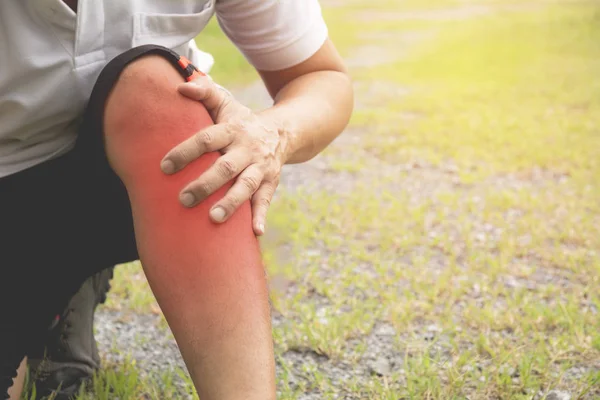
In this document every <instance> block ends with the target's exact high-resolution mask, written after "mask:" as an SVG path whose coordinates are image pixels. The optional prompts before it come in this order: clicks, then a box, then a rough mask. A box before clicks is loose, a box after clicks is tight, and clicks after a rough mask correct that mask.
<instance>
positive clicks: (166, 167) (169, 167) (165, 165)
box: [160, 160, 175, 174]
mask: <svg viewBox="0 0 600 400" xmlns="http://www.w3.org/2000/svg"><path fill="white" fill-rule="evenodd" d="M160 169H162V171H163V172H164V173H165V174H172V173H173V172H175V164H173V161H171V160H164V161H163V162H161V163H160Z"/></svg>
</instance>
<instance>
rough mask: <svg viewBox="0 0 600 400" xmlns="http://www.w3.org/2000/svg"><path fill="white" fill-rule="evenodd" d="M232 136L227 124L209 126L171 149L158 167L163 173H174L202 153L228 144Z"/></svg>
mask: <svg viewBox="0 0 600 400" xmlns="http://www.w3.org/2000/svg"><path fill="white" fill-rule="evenodd" d="M233 138H234V133H233V130H232V129H230V128H229V127H228V125H226V124H219V125H212V126H209V127H208V128H206V129H203V130H201V131H200V132H197V133H196V134H194V135H193V136H191V137H190V138H188V139H187V140H185V141H184V142H182V143H180V144H178V145H177V146H175V147H174V148H173V149H171V151H169V152H168V153H167V155H166V156H165V157H164V158H163V159H162V161H161V163H160V168H161V169H162V171H163V172H164V173H165V174H172V173H175V172H177V171H179V170H181V169H182V168H184V167H185V166H186V165H188V164H189V163H190V162H192V161H194V160H195V159H197V158H198V157H200V156H201V155H202V154H204V153H207V152H211V151H218V150H221V149H223V148H225V147H227V146H229V145H230V144H231V143H232V142H233Z"/></svg>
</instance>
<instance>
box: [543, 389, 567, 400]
mask: <svg viewBox="0 0 600 400" xmlns="http://www.w3.org/2000/svg"><path fill="white" fill-rule="evenodd" d="M546 400H571V395H570V394H569V393H567V392H561V391H560V390H551V391H549V392H548V394H547V395H546Z"/></svg>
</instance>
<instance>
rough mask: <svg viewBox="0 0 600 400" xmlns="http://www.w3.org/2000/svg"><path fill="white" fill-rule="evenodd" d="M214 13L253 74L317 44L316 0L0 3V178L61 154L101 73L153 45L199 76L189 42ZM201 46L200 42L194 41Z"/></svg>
mask: <svg viewBox="0 0 600 400" xmlns="http://www.w3.org/2000/svg"><path fill="white" fill-rule="evenodd" d="M215 14H216V16H217V18H218V20H219V23H220V24H221V27H222V28H223V30H224V32H225V33H226V34H227V36H228V37H229V38H230V39H231V40H232V41H233V43H235V45H236V46H237V47H238V48H239V49H240V50H241V51H242V53H243V54H244V55H245V57H246V58H247V59H248V61H249V62H250V63H251V64H252V65H254V66H255V67H256V68H257V69H259V70H278V69H283V68H287V67H291V66H294V65H296V64H299V63H300V62H302V61H304V60H306V59H308V58H309V57H310V56H312V55H313V54H314V53H315V52H316V51H317V50H318V49H319V48H320V47H321V46H322V44H323V43H324V41H325V39H326V38H327V27H326V25H325V22H324V21H323V18H322V15H321V8H320V6H319V2H318V0H79V3H78V10H77V14H76V13H75V12H73V11H72V10H71V9H70V8H69V7H68V6H67V5H66V4H64V3H63V1H62V0H0V177H2V176H6V175H10V174H13V173H15V172H18V171H20V170H23V169H26V168H29V167H31V166H34V165H36V164H39V163H42V162H44V161H46V160H49V159H51V158H54V157H57V156H59V155H62V154H64V153H66V152H67V151H68V150H70V149H71V148H72V147H73V145H74V143H75V139H76V134H77V127H78V125H79V122H80V119H81V116H82V114H83V111H84V108H85V106H86V103H87V101H88V98H89V96H90V94H91V91H92V88H93V85H94V83H95V81H96V78H97V77H98V75H99V74H100V71H101V70H102V68H103V67H104V66H105V65H106V64H107V63H108V62H109V61H110V60H111V59H112V58H114V57H115V56H117V55H118V54H120V53H122V52H124V51H126V50H128V49H131V48H133V47H135V46H140V45H144V44H158V45H162V46H165V47H168V48H171V49H173V50H175V51H176V52H178V53H179V54H182V55H185V56H187V57H188V58H189V59H190V60H191V61H192V62H193V63H195V64H197V66H198V67H199V68H200V69H203V70H204V71H207V70H208V69H209V68H210V67H211V65H212V58H211V57H210V56H208V55H207V54H206V53H202V52H200V51H199V50H198V48H197V47H196V44H195V43H194V40H193V39H194V38H195V37H196V36H197V35H198V34H199V33H200V32H201V31H202V29H203V28H204V27H205V26H206V24H207V23H208V21H209V20H210V18H211V17H212V16H213V15H215ZM200 47H202V43H200Z"/></svg>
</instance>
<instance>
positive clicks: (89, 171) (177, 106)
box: [0, 0, 352, 399]
mask: <svg viewBox="0 0 600 400" xmlns="http://www.w3.org/2000/svg"><path fill="white" fill-rule="evenodd" d="M214 14H216V15H217V17H218V19H219V22H220V24H221V26H222V28H223V30H224V31H225V33H226V34H227V35H228V36H229V38H230V39H231V40H232V41H233V42H234V43H235V44H236V46H237V47H238V48H239V49H240V50H241V51H242V52H243V53H244V55H245V56H246V58H247V59H248V60H249V62H250V63H251V64H252V65H253V66H254V67H255V68H256V69H257V70H258V72H259V73H260V75H261V77H262V79H263V81H264V82H265V85H266V86H267V88H268V89H269V92H270V93H271V95H272V96H273V98H274V100H275V104H274V106H273V107H272V108H269V109H267V110H264V111H262V112H260V113H256V114H255V113H252V112H251V111H250V110H249V109H247V108H246V107H244V106H243V105H241V104H239V103H238V102H237V101H236V100H235V99H234V98H233V97H232V96H231V95H230V94H229V93H228V92H226V91H225V90H222V89H221V88H219V87H218V86H217V85H215V84H214V83H213V82H212V81H211V80H210V79H208V78H207V77H204V76H201V74H200V73H199V71H197V70H196V69H195V67H194V66H193V63H194V62H197V60H196V59H197V57H196V54H198V53H197V51H196V49H195V48H194V46H193V45H192V44H191V43H192V42H191V41H192V40H193V38H194V37H195V36H196V35H197V34H198V33H199V32H200V31H201V30H202V29H203V27H204V26H206V23H207V22H208V21H209V19H210V18H211V17H212V16H213V15H214ZM0 27H1V29H0V54H2V58H0V121H1V122H0V220H1V221H2V225H1V226H0V235H1V237H0V243H2V246H3V247H2V251H1V252H0V254H1V255H0V256H1V257H2V259H1V260H2V261H0V263H1V264H0V265H1V267H0V268H1V269H0V274H1V276H0V284H1V285H2V288H1V289H2V290H0V296H2V297H0V300H1V301H0V304H1V307H2V310H0V311H2V315H3V318H4V321H5V323H4V324H3V325H2V328H0V329H1V330H2V332H0V335H2V338H1V340H0V393H3V392H4V390H5V389H6V388H7V387H8V386H9V385H10V382H11V379H12V377H13V376H14V375H15V369H16V367H17V365H18V364H19V363H21V365H24V364H23V363H24V356H26V355H29V354H33V350H32V349H34V348H39V345H40V343H41V342H43V340H44V333H45V332H47V326H48V324H49V323H50V322H51V320H52V319H53V318H54V315H55V314H56V313H60V312H61V310H62V309H64V307H65V305H66V304H67V303H68V300H69V298H70V297H71V296H72V295H73V294H74V293H75V292H76V291H77V290H78V289H79V288H81V284H82V282H84V281H86V279H88V278H89V277H90V276H92V275H95V274H97V273H98V272H100V271H101V270H103V269H105V268H106V267H108V266H110V265H114V264H117V263H120V262H125V261H130V260H133V259H135V258H137V257H138V256H139V258H140V259H141V260H142V264H143V267H144V272H145V274H146V277H147V278H148V281H149V283H150V286H151V288H152V290H153V292H154V294H155V295H156V297H157V300H158V302H159V305H160V306H161V308H162V310H163V312H164V314H165V316H166V318H167V321H168V322H169V326H170V328H171V329H172V331H173V333H174V336H175V338H176V340H177V343H178V345H179V347H180V349H181V352H182V355H183V358H184V360H185V362H186V366H187V367H188V370H189V371H190V375H191V377H192V379H193V381H194V384H195V386H196V388H197V390H198V392H199V394H200V396H201V398H203V399H237V398H242V397H243V398H245V399H274V398H275V384H274V382H275V379H274V360H273V354H272V338H271V335H270V320H269V316H268V301H267V300H268V299H267V291H266V284H265V280H264V271H263V270H262V265H261V261H260V253H259V248H258V244H257V242H256V238H255V235H261V234H262V233H263V232H264V229H265V228H264V222H265V217H266V212H267V209H268V205H269V203H270V200H271V197H272V195H273V193H274V191H275V188H276V186H277V184H278V179H279V174H280V170H281V166H282V165H283V164H285V163H297V162H303V161H306V160H308V159H310V158H312V157H314V156H315V155H316V154H317V153H318V152H320V151H321V150H322V149H323V148H324V147H325V146H326V145H327V144H328V143H330V142H331V141H332V140H333V139H334V138H335V137H336V136H337V135H338V134H339V133H340V132H341V131H342V129H343V128H344V127H345V125H346V124H347V121H348V119H349V115H350V112H351V109H352V88H351V83H350V80H349V79H348V77H347V75H346V72H345V68H344V65H343V63H342V61H341V59H340V57H339V55H338V54H337V52H336V50H335V48H334V46H333V44H332V43H331V41H330V40H329V39H327V29H326V26H325V23H324V22H323V19H322V17H321V12H320V7H319V4H318V2H317V1H316V0H302V1H300V0H287V1H281V0H243V1H242V0H181V1H176V2H173V1H156V0H153V1H150V0H147V1H135V2H134V1H116V0H104V1H95V0H79V2H74V1H65V2H62V1H60V0H48V1H43V2H42V1H34V0H31V1H20V0H19V1H17V0H9V1H4V2H1V3H0ZM186 57H187V58H189V59H190V60H191V61H192V63H190V62H189V61H188V60H187V58H186ZM185 81H188V82H187V83H182V82H185ZM86 103H88V106H87V110H86V111H85V114H84V109H85V104H86ZM134 230H135V237H134V235H133V231H134ZM82 289H83V288H82ZM103 290H104V289H103V288H102V284H100V283H99V284H98V285H97V287H95V288H93V290H90V293H94V294H97V293H100V292H102V291H103ZM92 297H93V296H92ZM98 300H101V296H100V297H97V298H96V299H94V302H96V301H98ZM59 323H60V321H59ZM51 331H53V330H51ZM50 353H52V352H51V351H50ZM92 353H93V352H92ZM22 360H23V362H21V361H22ZM21 370H22V368H21ZM57 380H60V379H57ZM14 382H15V384H14V385H13V387H12V389H11V391H10V393H11V396H12V397H11V398H15V399H16V398H18V396H19V390H20V388H19V385H18V382H19V378H17V379H16V380H14ZM57 383H59V384H61V383H62V382H57ZM2 385H4V386H2Z"/></svg>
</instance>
